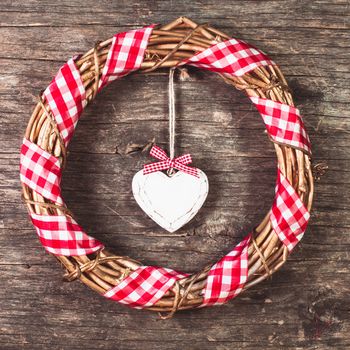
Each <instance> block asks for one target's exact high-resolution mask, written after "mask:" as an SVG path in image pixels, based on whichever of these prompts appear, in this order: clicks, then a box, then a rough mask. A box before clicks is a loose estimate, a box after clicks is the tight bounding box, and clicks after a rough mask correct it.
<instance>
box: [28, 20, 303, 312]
mask: <svg viewBox="0 0 350 350" xmlns="http://www.w3.org/2000/svg"><path fill="white" fill-rule="evenodd" d="M152 28H153V25H152V26H149V27H145V28H143V29H139V30H133V31H129V32H124V33H119V34H116V35H115V36H114V38H113V41H112V44H111V48H110V50H109V52H108V55H107V61H106V64H105V67H104V69H103V71H102V75H101V79H100V82H99V90H100V89H101V88H103V87H104V86H105V85H107V84H108V83H109V82H111V81H113V80H115V79H118V78H120V77H122V76H125V75H127V74H129V73H130V72H132V71H135V70H137V69H139V68H140V66H141V63H142V60H143V58H144V53H145V49H146V48H147V44H148V40H149V36H150V35H151V33H152ZM183 64H189V65H193V66H196V67H199V68H204V69H208V70H211V71H215V72H218V73H221V74H224V75H235V76H242V75H243V74H245V73H247V72H249V71H251V70H253V69H255V68H257V67H259V66H264V65H274V62H273V61H272V60H270V59H269V58H268V57H267V56H266V55H265V54H264V53H263V52H262V51H260V50H258V49H256V48H255V47H253V46H251V45H249V44H247V43H246V42H244V41H241V40H236V39H229V40H227V41H224V42H220V43H218V44H215V45H213V46H211V47H209V48H208V49H206V50H203V51H202V52H199V53H197V54H195V55H194V56H193V57H191V58H189V59H187V60H185V61H183V62H181V65H183ZM44 97H45V98H46V101H47V102H48V105H49V108H50V110H51V113H52V115H53V117H54V119H55V121H56V122H57V126H58V129H59V131H60V132H61V135H62V138H63V140H64V141H65V144H66V146H67V144H68V142H69V140H70V139H71V137H72V135H73V133H74V128H75V126H76V123H77V121H78V119H79V116H80V114H81V112H82V110H83V108H84V106H85V105H86V103H87V102H86V95H85V89H84V86H83V83H82V80H81V77H80V74H79V71H78V69H77V68H76V66H75V63H74V59H71V60H69V61H68V62H67V63H66V64H65V65H64V66H63V67H62V68H61V69H60V70H59V72H58V74H57V75H56V77H55V78H54V80H53V81H52V82H51V84H50V85H49V87H48V88H47V89H46V90H45V92H44ZM251 100H252V102H253V103H254V104H255V106H256V107H257V109H258V111H259V112H260V114H261V115H262V117H263V119H264V122H265V125H266V128H267V131H268V132H269V135H270V137H271V138H272V140H273V141H274V142H279V143H284V144H288V145H290V146H291V147H297V148H300V149H302V150H304V151H305V152H308V153H310V142H309V139H308V136H307V134H306V132H305V129H304V125H303V122H302V119H301V116H300V113H299V111H298V110H297V109H296V108H294V107H290V106H287V105H284V104H281V103H277V102H273V101H271V100H266V99H261V98H256V97H252V98H251ZM153 149H154V150H153V152H151V154H152V153H153V154H154V155H157V157H156V158H158V159H159V160H161V161H160V162H158V163H153V164H148V165H146V166H145V169H144V172H145V173H148V172H152V171H159V170H165V169H168V168H170V167H173V168H176V169H179V170H182V171H185V172H187V173H190V174H191V175H194V176H196V173H197V169H195V168H191V167H188V166H187V165H186V164H189V163H190V162H191V157H190V155H184V156H181V157H178V158H175V159H173V160H171V159H169V157H168V156H167V155H166V153H165V152H164V151H163V150H161V149H159V148H158V147H154V148H153ZM153 154H152V155H153ZM60 179H61V169H60V166H59V161H58V159H57V158H55V157H54V156H52V155H51V154H49V153H47V152H46V151H44V150H42V149H41V148H40V147H39V146H37V145H35V144H33V143H31V142H30V141H28V140H26V139H25V140H24V143H23V146H22V149H21V181H22V182H23V183H25V184H26V185H28V186H29V187H30V188H32V189H33V190H34V191H36V192H38V193H39V194H41V195H42V196H44V197H45V198H47V199H49V200H52V201H53V202H55V203H57V204H63V200H62V198H61V194H60V187H59V183H60ZM31 219H32V221H33V223H34V225H35V227H36V229H37V232H38V235H39V237H40V240H41V242H42V243H43V245H44V246H45V248H46V249H47V250H48V251H50V252H51V253H53V254H59V255H67V256H69V255H83V254H90V253H92V252H94V251H96V250H98V249H100V248H101V247H102V245H101V243H100V242H98V241H96V240H94V239H93V238H92V237H89V236H88V235H86V234H85V233H84V231H83V230H82V228H81V227H80V226H79V225H78V224H77V223H76V222H75V221H74V220H73V219H71V218H70V217H66V216H63V215H62V216H61V215H56V216H46V215H37V214H31ZM308 220H309V213H308V211H307V209H306V208H305V207H304V205H303V203H302V201H301V199H300V198H299V196H298V194H297V193H296V192H295V190H294V189H293V187H292V186H291V185H290V184H289V182H288V180H287V179H286V178H285V177H284V176H283V174H282V173H281V172H280V171H279V172H278V179H277V186H276V197H275V201H274V204H273V207H272V211H271V222H272V226H273V229H274V230H275V231H276V233H277V234H278V236H279V238H280V239H281V241H282V242H283V243H284V244H285V245H286V246H287V247H288V249H289V250H292V249H293V247H294V246H295V245H296V244H297V242H298V241H299V240H300V239H301V237H302V235H303V233H304V231H305V228H306V224H307V221H308ZM250 238H251V235H248V237H246V238H245V239H244V240H243V241H242V242H241V243H239V244H238V245H237V246H236V247H235V248H234V249H233V250H232V251H231V252H230V253H229V254H227V255H226V256H225V257H223V258H222V259H221V260H220V261H219V262H218V263H216V264H215V265H214V266H213V267H212V268H211V270H210V271H209V275H208V280H207V284H206V286H205V288H204V289H203V297H204V304H203V306H206V305H216V304H222V303H224V302H226V301H228V300H229V299H231V298H233V297H234V296H236V295H237V294H238V293H240V291H241V290H242V289H243V287H244V284H245V283H246V281H247V276H248V246H249V242H250ZM185 276H187V275H186V274H181V273H178V272H176V271H173V270H170V269H164V268H160V267H154V266H141V267H140V268H138V269H137V270H135V271H133V272H132V273H131V274H130V275H129V276H127V277H126V278H124V279H123V280H122V281H121V282H120V283H119V284H118V285H117V286H115V287H113V288H111V289H110V290H109V291H107V292H106V293H105V296H106V297H107V298H111V299H114V300H118V301H119V302H121V303H124V304H128V305H130V306H133V307H137V308H142V307H147V306H151V305H154V304H155V303H156V302H157V301H158V300H159V299H160V298H162V296H163V295H164V294H165V293H166V292H167V291H168V290H169V289H170V288H171V287H172V286H173V285H174V283H175V282H176V281H177V280H179V279H181V278H184V277H185Z"/></svg>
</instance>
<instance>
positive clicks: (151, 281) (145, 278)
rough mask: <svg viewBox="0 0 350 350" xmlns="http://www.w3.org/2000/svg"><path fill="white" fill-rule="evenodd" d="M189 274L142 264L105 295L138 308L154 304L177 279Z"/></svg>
mask: <svg viewBox="0 0 350 350" xmlns="http://www.w3.org/2000/svg"><path fill="white" fill-rule="evenodd" d="M186 276H188V275H187V274H183V273H179V272H176V271H174V270H171V269H166V268H162V267H157V266H140V267H139V268H138V269H136V270H135V271H133V272H132V273H131V274H130V275H128V276H127V277H125V278H124V279H123V280H122V281H121V282H120V283H119V284H117V285H116V286H115V287H113V288H111V289H110V290H108V291H107V292H106V293H105V294H104V296H105V297H106V298H110V299H113V300H116V301H119V302H120V303H122V304H127V305H129V306H131V307H134V308H136V309H142V308H144V307H148V306H152V305H154V304H155V303H156V302H157V301H158V300H159V299H161V298H162V297H163V295H164V294H165V293H166V292H167V291H168V290H169V289H170V288H171V287H172V286H173V285H174V283H175V282H176V281H177V280H180V279H182V278H184V277H186Z"/></svg>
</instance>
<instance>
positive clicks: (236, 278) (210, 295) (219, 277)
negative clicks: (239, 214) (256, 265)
mask: <svg viewBox="0 0 350 350" xmlns="http://www.w3.org/2000/svg"><path fill="white" fill-rule="evenodd" d="M250 238H251V234H249V235H248V236H247V237H246V238H245V239H244V240H243V241H242V242H240V243H239V244H238V245H237V246H236V247H235V248H234V249H233V250H232V251H230V252H229V253H228V254H226V255H225V256H224V257H223V258H222V259H221V260H220V261H218V262H217V263H216V264H215V265H213V266H212V268H211V269H210V271H209V274H208V277H207V284H206V286H205V288H204V290H203V297H204V300H203V304H202V306H209V305H221V304H224V303H226V302H227V301H229V300H230V299H232V298H234V297H235V296H236V295H238V294H239V293H240V292H241V291H242V289H243V287H244V285H245V283H246V281H247V278H248V246H249V243H250Z"/></svg>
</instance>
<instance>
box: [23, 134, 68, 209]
mask: <svg viewBox="0 0 350 350" xmlns="http://www.w3.org/2000/svg"><path fill="white" fill-rule="evenodd" d="M61 176H62V171H61V165H60V162H59V160H58V159H57V158H56V157H54V156H53V155H51V154H50V153H48V152H46V151H44V150H43V149H42V148H40V147H39V146H38V145H36V144H35V143H33V142H31V141H29V140H27V139H23V144H22V147H21V158H20V179H21V181H22V182H23V183H24V184H26V185H27V186H28V187H29V188H31V189H32V190H33V191H35V192H37V193H39V194H40V195H42V196H43V197H45V198H47V199H50V200H52V201H53V202H56V203H58V204H63V200H62V198H61V189H60V181H61Z"/></svg>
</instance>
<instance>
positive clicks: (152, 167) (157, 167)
mask: <svg viewBox="0 0 350 350" xmlns="http://www.w3.org/2000/svg"><path fill="white" fill-rule="evenodd" d="M150 155H151V156H152V157H154V158H157V159H159V160H160V162H156V163H150V164H145V165H144V166H143V174H144V175H147V174H150V173H154V172H157V171H162V170H167V169H171V168H174V169H177V170H180V171H183V172H184V173H187V174H189V175H193V176H196V177H199V175H198V169H197V168H192V167H189V166H187V165H186V164H189V163H192V157H191V155H190V154H184V155H182V156H180V157H176V158H174V159H170V158H169V157H168V156H167V154H166V153H165V151H164V150H163V149H161V148H160V147H158V146H157V145H153V147H152V149H151V151H150Z"/></svg>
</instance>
